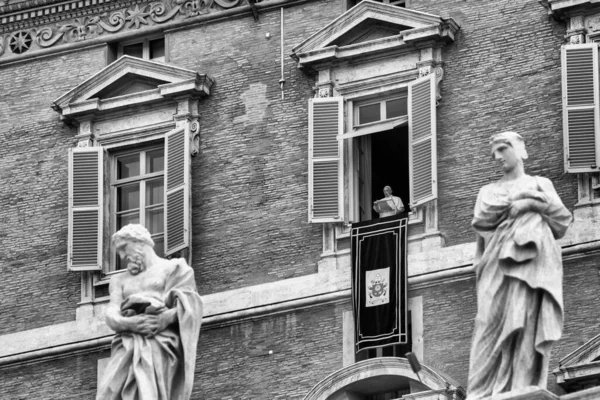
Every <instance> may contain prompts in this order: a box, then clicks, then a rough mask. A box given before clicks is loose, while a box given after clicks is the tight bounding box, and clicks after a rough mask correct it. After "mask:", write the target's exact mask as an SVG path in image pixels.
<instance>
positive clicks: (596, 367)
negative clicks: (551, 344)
mask: <svg viewBox="0 0 600 400" xmlns="http://www.w3.org/2000/svg"><path fill="white" fill-rule="evenodd" d="M599 357H600V335H597V336H595V337H593V338H592V339H590V340H588V341H587V342H586V343H585V344H583V345H582V346H580V347H578V348H577V349H575V350H574V351H573V352H571V353H569V354H567V355H566V356H565V357H563V358H562V359H561V360H560V361H559V362H558V368H556V369H555V370H554V371H552V373H553V374H554V375H555V376H556V382H557V383H558V384H559V385H560V386H562V387H563V388H565V389H566V390H567V391H572V390H573V389H574V388H578V387H584V385H585V384H589V383H591V382H590V381H595V382H596V383H600V361H595V360H596V359H597V358H599ZM583 382H585V383H583Z"/></svg>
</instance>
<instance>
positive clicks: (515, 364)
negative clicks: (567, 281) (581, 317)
mask: <svg viewBox="0 0 600 400" xmlns="http://www.w3.org/2000/svg"><path fill="white" fill-rule="evenodd" d="M526 190H532V191H536V192H537V193H539V194H540V195H541V196H542V197H543V198H544V199H545V201H546V204H547V207H546V208H545V210H544V211H543V212H542V213H538V212H533V211H528V212H525V213H523V214H521V215H519V216H517V217H516V218H511V217H510V216H509V205H510V203H511V200H510V199H509V196H511V195H512V196H515V194H516V193H519V192H522V191H526ZM524 197H525V198H530V197H529V196H527V195H525V196H524ZM571 219H572V217H571V214H570V213H569V211H568V210H567V209H566V208H565V206H564V205H563V204H562V202H561V201H560V198H559V197H558V195H557V194H556V191H555V190H554V187H553V185H552V182H550V181H549V180H548V179H546V178H541V177H532V176H528V175H524V176H522V177H521V178H519V179H518V180H517V181H515V182H514V184H513V186H512V187H510V188H507V187H505V186H503V185H501V184H499V183H494V184H490V185H486V186H484V187H483V188H482V189H481V190H480V192H479V196H478V198H477V203H476V205H475V216H474V219H473V223H472V225H473V227H474V229H475V231H476V232H477V234H478V240H477V253H476V257H475V262H474V265H475V272H476V276H477V304H478V307H477V316H476V319H475V330H474V332H473V343H472V347H471V358H470V370H469V385H468V391H467V393H468V398H469V400H475V399H480V398H483V397H487V396H492V395H496V394H498V393H502V392H507V391H510V390H514V389H517V388H521V387H525V386H539V387H544V388H545V387H546V380H547V375H548V360H549V357H550V350H551V347H552V345H553V343H554V342H555V341H557V340H558V339H559V338H560V336H561V334H562V324H563V293H562V276H563V272H562V256H561V250H560V246H559V245H558V244H557V243H556V240H555V239H559V238H561V237H563V236H564V234H565V233H566V230H567V227H568V226H569V224H570V222H571Z"/></svg>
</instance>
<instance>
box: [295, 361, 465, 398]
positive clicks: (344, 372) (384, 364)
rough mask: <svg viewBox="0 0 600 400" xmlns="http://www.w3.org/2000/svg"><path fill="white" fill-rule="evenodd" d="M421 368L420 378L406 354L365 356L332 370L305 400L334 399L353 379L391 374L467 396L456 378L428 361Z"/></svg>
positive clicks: (434, 388)
mask: <svg viewBox="0 0 600 400" xmlns="http://www.w3.org/2000/svg"><path fill="white" fill-rule="evenodd" d="M421 368H422V369H421V371H420V372H419V376H420V380H419V377H417V375H416V374H415V373H414V372H413V371H412V369H411V367H410V364H409V362H408V360H406V359H404V358H396V357H380V358H373V359H369V360H364V361H361V362H358V363H355V364H352V365H349V366H347V367H344V368H342V369H340V370H338V371H336V372H334V373H332V374H331V375H329V376H328V377H326V378H325V379H323V380H322V381H321V382H319V383H318V384H317V385H316V386H315V387H313V388H312V389H311V390H310V391H309V392H308V394H307V395H306V396H305V397H304V400H328V399H332V398H333V397H332V395H334V394H335V393H337V392H339V391H341V390H343V389H344V388H345V387H346V386H349V385H351V384H352V383H354V382H358V381H361V380H365V379H373V378H376V377H378V376H382V377H383V376H388V377H389V376H390V375H395V376H398V377H405V378H407V379H409V380H411V381H415V382H419V381H421V382H422V384H423V385H425V386H426V387H428V388H429V389H433V390H447V389H448V390H450V391H453V392H455V393H456V395H457V396H456V397H455V398H456V399H457V400H458V399H464V398H465V397H466V393H465V390H464V388H462V387H461V386H459V385H458V384H457V383H456V382H454V381H451V380H450V379H449V378H446V377H444V376H442V375H441V374H439V373H438V372H436V371H435V370H434V369H433V368H430V367H428V366H427V365H423V364H421ZM453 398H454V397H453Z"/></svg>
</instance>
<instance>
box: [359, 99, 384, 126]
mask: <svg viewBox="0 0 600 400" xmlns="http://www.w3.org/2000/svg"><path fill="white" fill-rule="evenodd" d="M380 119H381V115H380V104H379V103H377V104H371V105H370V106H362V107H359V108H358V123H359V124H368V123H369V122H375V121H379V120H380Z"/></svg>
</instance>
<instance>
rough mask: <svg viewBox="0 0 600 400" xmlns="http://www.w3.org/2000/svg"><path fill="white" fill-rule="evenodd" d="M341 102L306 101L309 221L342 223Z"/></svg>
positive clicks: (333, 100)
mask: <svg viewBox="0 0 600 400" xmlns="http://www.w3.org/2000/svg"><path fill="white" fill-rule="evenodd" d="M343 116H344V110H343V99H342V98H341V97H329V98H318V99H310V100H309V129H308V152H309V163H308V185H309V193H308V196H309V199H308V203H309V216H308V219H309V221H310V222H335V221H342V220H343V217H344V216H343V204H344V202H343V196H342V194H343V177H342V169H343V164H342V163H343V158H342V151H343V143H342V142H341V141H338V136H339V135H341V134H342V133H343V126H344V122H343Z"/></svg>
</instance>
